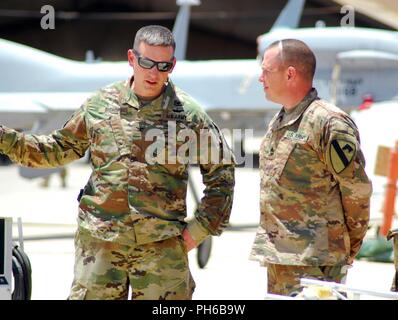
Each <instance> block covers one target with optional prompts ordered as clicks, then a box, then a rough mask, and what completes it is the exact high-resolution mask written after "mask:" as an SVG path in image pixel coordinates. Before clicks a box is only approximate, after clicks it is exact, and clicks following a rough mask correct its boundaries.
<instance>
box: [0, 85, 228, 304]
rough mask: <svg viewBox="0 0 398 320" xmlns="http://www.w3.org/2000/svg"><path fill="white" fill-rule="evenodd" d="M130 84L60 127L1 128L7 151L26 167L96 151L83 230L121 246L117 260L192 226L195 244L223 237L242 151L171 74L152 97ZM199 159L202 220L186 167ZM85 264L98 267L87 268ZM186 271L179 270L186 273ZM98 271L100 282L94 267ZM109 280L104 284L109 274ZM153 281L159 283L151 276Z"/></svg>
mask: <svg viewBox="0 0 398 320" xmlns="http://www.w3.org/2000/svg"><path fill="white" fill-rule="evenodd" d="M132 81H133V78H131V79H130V80H129V81H125V82H118V83H115V84H112V85H110V86H108V87H105V88H103V89H101V90H100V91H99V92H98V93H96V94H94V95H93V96H92V97H91V98H89V99H88V100H87V101H86V102H85V103H84V104H83V105H82V106H81V108H80V109H78V110H77V111H76V112H75V113H74V114H73V115H72V117H71V119H70V120H69V121H67V123H66V124H65V125H64V127H63V128H62V129H61V130H56V131H54V132H52V133H51V134H50V135H47V136H45V135H28V134H23V133H20V132H17V131H15V130H12V129H10V128H6V127H2V126H0V152H2V153H5V154H7V155H8V156H9V157H10V159H11V160H12V161H14V162H16V163H18V164H20V165H23V166H29V167H36V168H49V167H57V166H63V165H66V164H68V163H70V162H72V161H74V160H76V159H79V158H81V157H83V156H84V154H85V152H86V151H87V150H89V151H90V154H91V158H90V161H91V167H92V174H91V176H90V178H89V180H88V182H87V184H86V186H85V187H84V190H83V192H82V196H81V198H80V202H79V212H78V231H79V232H80V233H81V234H88V235H90V236H91V237H92V238H94V239H97V240H98V241H104V242H106V244H104V243H102V244H101V246H105V247H108V246H109V247H110V248H113V247H114V250H113V251H112V255H114V256H112V257H111V258H112V261H113V260H114V259H115V257H116V256H118V255H119V254H120V255H121V256H125V254H126V250H130V249H126V248H125V247H123V245H125V246H130V247H134V248H136V249H134V250H138V249H139V250H141V249H142V248H144V247H143V246H144V245H147V244H148V245H151V244H153V246H154V247H155V246H157V245H160V246H161V243H162V242H161V241H163V240H165V239H170V238H173V239H174V238H175V237H176V236H178V235H181V234H182V232H183V230H184V229H185V228H187V229H188V231H189V232H190V235H191V237H192V238H193V240H194V241H195V242H196V243H197V244H200V243H201V242H202V241H203V240H204V239H205V238H206V237H207V236H209V235H220V234H221V233H222V231H223V230H224V228H225V227H226V226H227V224H228V221H229V216H230V213H231V207H232V199H233V188H234V166H235V164H234V158H233V155H232V152H231V150H230V148H229V147H228V145H227V143H226V141H225V139H224V137H223V135H222V134H221V133H220V130H219V129H218V127H217V126H216V124H215V123H214V122H213V121H212V120H211V119H210V118H209V116H208V115H207V114H206V113H205V112H204V111H203V110H202V109H201V108H200V106H199V105H198V103H197V102H195V101H194V100H193V99H192V98H191V97H190V96H189V95H187V94H186V93H185V92H183V91H182V90H180V89H179V88H176V87H174V85H173V84H172V82H171V81H169V82H168V84H167V86H166V88H165V91H164V92H163V94H162V95H161V96H159V97H158V98H156V99H155V100H153V101H150V102H147V103H142V102H141V101H140V100H139V99H138V97H137V96H136V95H135V94H134V92H133V91H132V90H131V83H132ZM195 141H196V142H197V143H195ZM175 147H177V148H175ZM181 150H182V152H180V151H181ZM187 154H189V157H187V156H186V155H187ZM192 163H194V164H199V167H200V171H201V174H202V177H203V184H204V185H205V190H204V196H203V198H202V199H201V203H200V205H199V207H198V208H197V210H196V212H195V213H194V218H193V219H191V220H190V221H189V222H186V221H185V218H186V216H187V206H186V192H187V183H188V167H189V165H190V164H192ZM80 243H81V242H80ZM119 249H120V250H121V252H119V251H118V250H119ZM81 250H85V249H84V248H82V249H81ZM81 250H80V251H81ZM142 250H143V249H142ZM145 250H146V249H145ZM148 250H149V249H148ZM80 251H79V252H80ZM145 252H146V251H145ZM145 252H144V251H143V254H144V253H145ZM81 254H84V253H83V252H81ZM146 254H148V257H154V262H156V261H158V262H160V260H159V259H158V258H155V256H154V255H150V254H149V253H148V252H147V253H145V254H144V256H145V255H146ZM170 256H172V253H170ZM174 258H175V261H174V262H171V261H169V260H168V259H169V258H165V259H166V260H164V261H166V262H167V263H168V264H170V267H172V266H174V265H175V264H178V263H182V262H181V261H180V260H181V259H180V258H181V257H179V256H178V255H177V254H176V255H175V256H174ZM76 259H77V261H76V264H77V269H76V272H77V275H76V276H77V280H76V281H78V279H80V276H79V274H80V273H81V269H82V267H79V265H80V266H83V265H84V266H86V265H85V262H87V259H86V260H85V258H84V257H80V255H79V254H77V257H76ZM148 259H149V258H148ZM148 259H146V260H145V261H146V262H148V261H149V260H148ZM138 260H139V259H135V260H134V261H138ZM82 261H84V262H82ZM148 263H149V262H148ZM97 267H98V268H101V272H102V271H103V268H104V266H101V265H99V266H97V265H95V264H94V265H93V267H92V270H93V271H95V270H96V269H95V268H97ZM165 267H167V266H165ZM87 268H89V269H88V270H91V269H90V268H91V267H90V266H89V265H87ZM140 268H141V267H140ZM183 269H184V268H183V267H181V268H177V270H178V272H180V270H183ZM112 270H114V269H113V267H112V268H111V269H110V271H109V272H111V273H112V272H113V271H112ZM137 270H139V269H137ZM167 270H168V269H167ZM95 272H96V271H95ZM151 272H152V271H151ZM167 272H169V271H167ZM181 272H182V271H181ZM183 272H185V274H186V271H183ZM133 273H134V272H133ZM98 274H100V273H98ZM133 275H134V274H133ZM133 275H132V276H133ZM139 275H140V273H139V272H138V273H137V274H136V276H137V277H138V276H139ZM119 276H120V275H115V277H119ZM125 276H126V275H123V277H125ZM93 277H94V279H93V281H97V280H96V276H95V274H93ZM165 277H166V275H165ZM172 277H173V275H172ZM166 278H167V277H166ZM101 279H102V280H101ZM101 279H100V280H98V281H100V282H101V281H106V279H105V278H101ZM104 279H105V280H104ZM145 279H147V280H148V279H151V278H145ZM130 280H131V279H130ZM131 281H133V280H131ZM134 281H136V285H138V288H139V290H140V291H137V297H138V296H139V297H140V298H146V296H145V294H146V292H149V294H150V296H151V297H152V293H151V292H152V291H151V290H149V291H146V290H143V288H142V285H141V284H140V283H139V281H138V280H134ZM148 281H149V280H148ZM153 281H154V285H155V287H156V286H158V285H159V284H158V278H156V277H155V278H154V280H153ZM122 282H124V280H123V281H122ZM137 283H138V284H137ZM85 285H87V283H86V284H85ZM147 285H148V287H151V286H152V285H151V283H150V282H148V283H147ZM76 286H79V284H75V286H74V287H73V288H72V295H71V298H73V297H75V296H76V295H77V296H78V295H79V294H78V293H76V292H75V291H79V290H80V289H76ZM140 286H141V287H140ZM167 288H168V287H167ZM90 290H91V289H90ZM120 290H121V291H122V292H121V293H120V292H119V293H115V295H117V296H119V295H120V296H121V297H122V296H124V293H123V292H124V291H123V290H125V289H120ZM156 290H158V289H156ZM156 290H155V291H154V292H160V291H159V290H158V291H156ZM170 290H171V289H170ZM173 290H176V293H175V294H174V293H170V297H173V296H175V297H176V298H181V297H182V296H183V294H182V293H180V290H179V289H178V290H177V289H173ZM173 290H171V291H172V292H174V291H173ZM116 291H118V290H117V289H115V292H116ZM91 294H92V295H93V297H94V293H92V292H91V293H90V294H89V295H88V297H90V295H91ZM98 294H100V293H98ZM103 294H104V295H106V296H108V293H107V292H105V293H103ZM141 294H143V295H141ZM153 294H155V293H153ZM164 294H166V291H165V292H164ZM109 295H113V293H110V294H109ZM159 297H160V294H159ZM162 297H163V298H167V297H165V296H163V295H162Z"/></svg>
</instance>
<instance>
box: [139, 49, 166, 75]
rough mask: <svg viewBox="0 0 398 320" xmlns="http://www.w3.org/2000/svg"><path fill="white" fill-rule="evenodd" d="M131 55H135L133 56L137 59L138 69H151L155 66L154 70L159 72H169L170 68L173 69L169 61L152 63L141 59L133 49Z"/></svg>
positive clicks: (149, 60) (146, 59) (147, 59)
mask: <svg viewBox="0 0 398 320" xmlns="http://www.w3.org/2000/svg"><path fill="white" fill-rule="evenodd" d="M133 53H134V54H135V56H136V57H137V58H138V64H139V66H140V67H142V68H144V69H152V68H153V67H154V66H155V65H156V68H157V69H158V70H159V71H160V72H168V71H170V70H171V68H172V67H173V62H170V61H160V62H157V61H153V60H151V59H149V58H144V57H142V56H141V55H140V54H139V53H138V52H137V51H136V50H134V49H133Z"/></svg>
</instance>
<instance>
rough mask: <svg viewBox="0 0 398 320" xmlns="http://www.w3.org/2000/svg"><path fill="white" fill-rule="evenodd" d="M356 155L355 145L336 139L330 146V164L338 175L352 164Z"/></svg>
mask: <svg viewBox="0 0 398 320" xmlns="http://www.w3.org/2000/svg"><path fill="white" fill-rule="evenodd" d="M355 153H356V148H355V144H354V143H352V142H348V141H345V140H340V139H335V140H333V141H332V143H331V144H330V162H331V164H332V166H333V169H334V171H336V173H340V172H342V171H343V170H344V169H345V168H347V167H348V166H349V164H350V163H351V162H352V159H353V158H354V156H355Z"/></svg>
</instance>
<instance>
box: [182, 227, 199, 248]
mask: <svg viewBox="0 0 398 320" xmlns="http://www.w3.org/2000/svg"><path fill="white" fill-rule="evenodd" d="M182 237H183V238H184V241H185V245H186V247H187V250H188V251H191V250H192V249H193V248H196V247H197V243H196V242H195V240H194V239H192V237H191V234H190V233H189V231H188V230H187V229H185V230H184V231H183V232H182Z"/></svg>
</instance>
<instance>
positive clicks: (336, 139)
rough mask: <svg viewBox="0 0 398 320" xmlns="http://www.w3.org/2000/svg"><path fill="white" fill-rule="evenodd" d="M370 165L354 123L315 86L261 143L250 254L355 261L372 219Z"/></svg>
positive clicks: (280, 260) (268, 259)
mask: <svg viewBox="0 0 398 320" xmlns="http://www.w3.org/2000/svg"><path fill="white" fill-rule="evenodd" d="M284 116H285V117H284ZM284 118H285V119H284ZM364 166H365V160H364V157H363V155H362V152H361V149H360V143H359V134H358V130H357V128H356V126H355V124H354V122H353V121H352V120H351V118H350V117H349V116H348V115H347V114H346V113H344V112H343V111H342V110H340V109H339V108H337V107H335V106H334V105H331V104H329V103H327V102H325V101H323V100H320V99H319V98H317V92H316V90H315V89H312V90H311V91H310V93H309V94H308V95H307V96H306V97H305V99H304V100H303V101H302V102H301V103H300V104H299V105H297V106H296V107H295V108H294V109H293V110H291V112H290V113H288V114H285V112H284V109H282V110H281V111H280V112H279V113H278V114H277V115H276V116H275V117H274V119H273V120H272V121H271V123H270V124H269V128H268V131H267V133H266V135H265V137H264V139H263V141H262V144H261V149H260V175H261V194H260V210H261V220H260V226H259V228H258V232H257V235H256V238H255V241H254V245H253V248H252V251H251V255H250V258H251V259H254V260H259V261H260V263H262V264H263V265H268V264H269V263H271V264H282V265H297V266H327V265H338V264H340V265H344V264H351V263H352V261H353V259H354V257H355V256H356V254H357V253H358V250H359V248H360V246H361V243H362V240H363V237H364V236H365V233H366V231H367V227H368V223H369V199H370V195H371V192H372V186H371V182H370V181H369V179H368V177H367V175H366V173H365V170H364Z"/></svg>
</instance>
